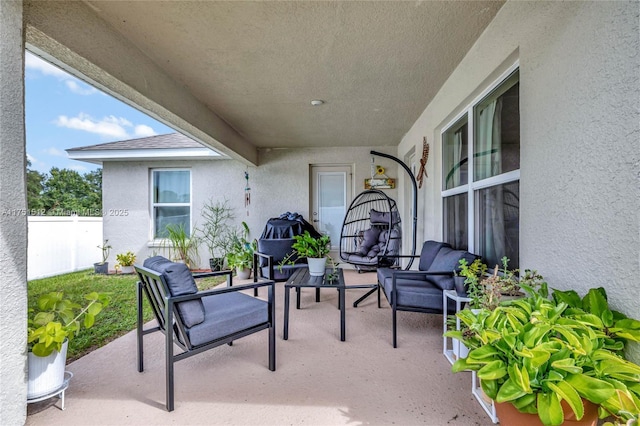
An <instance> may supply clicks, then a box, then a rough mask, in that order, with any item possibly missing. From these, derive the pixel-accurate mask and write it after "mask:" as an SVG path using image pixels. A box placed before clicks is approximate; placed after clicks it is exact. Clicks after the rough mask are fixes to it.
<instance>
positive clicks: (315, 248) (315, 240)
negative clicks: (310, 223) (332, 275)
mask: <svg viewBox="0 0 640 426" xmlns="http://www.w3.org/2000/svg"><path fill="white" fill-rule="evenodd" d="M293 238H294V239H295V240H296V241H295V243H293V244H292V245H291V248H292V249H294V250H295V252H294V254H295V255H297V256H298V257H306V258H307V264H308V266H309V275H311V276H322V275H324V272H325V268H326V264H327V257H328V256H329V252H330V251H331V239H330V237H329V236H328V235H321V236H319V237H313V236H312V235H311V234H310V233H309V231H304V234H302V235H295V236H294V237H293ZM286 260H290V259H286Z"/></svg>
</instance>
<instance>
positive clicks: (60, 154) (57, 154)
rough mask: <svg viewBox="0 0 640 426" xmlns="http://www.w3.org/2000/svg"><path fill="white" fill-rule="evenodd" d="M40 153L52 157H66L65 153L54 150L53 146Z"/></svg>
mask: <svg viewBox="0 0 640 426" xmlns="http://www.w3.org/2000/svg"><path fill="white" fill-rule="evenodd" d="M42 152H44V153H46V154H49V155H53V156H54V157H66V156H67V153H66V152H64V151H60V150H59V149H58V148H55V147H53V146H52V147H50V148H47V149H45V150H43V151H42Z"/></svg>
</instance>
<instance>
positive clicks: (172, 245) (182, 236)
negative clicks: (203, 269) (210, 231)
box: [164, 223, 199, 268]
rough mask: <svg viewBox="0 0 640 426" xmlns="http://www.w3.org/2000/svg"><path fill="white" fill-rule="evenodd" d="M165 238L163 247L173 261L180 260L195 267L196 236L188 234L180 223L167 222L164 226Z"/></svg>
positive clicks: (196, 255) (196, 260)
mask: <svg viewBox="0 0 640 426" xmlns="http://www.w3.org/2000/svg"><path fill="white" fill-rule="evenodd" d="M165 230H166V235H167V237H166V240H165V242H164V247H165V248H166V249H168V251H169V257H170V258H171V260H173V261H174V262H182V263H184V264H186V265H187V266H188V267H189V268H195V267H197V264H198V260H199V257H198V244H199V240H198V237H197V236H195V235H192V236H189V233H188V232H187V230H186V228H185V226H184V225H183V224H182V223H181V224H169V225H167V226H166V227H165Z"/></svg>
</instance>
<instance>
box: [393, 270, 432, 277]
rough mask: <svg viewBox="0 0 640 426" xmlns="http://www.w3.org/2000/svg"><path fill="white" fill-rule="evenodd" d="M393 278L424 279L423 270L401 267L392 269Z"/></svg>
mask: <svg viewBox="0 0 640 426" xmlns="http://www.w3.org/2000/svg"><path fill="white" fill-rule="evenodd" d="M391 274H392V276H393V277H394V278H408V279H412V278H415V279H424V275H425V272H424V271H415V270H410V271H405V270H401V269H394V270H393V272H392V273H391Z"/></svg>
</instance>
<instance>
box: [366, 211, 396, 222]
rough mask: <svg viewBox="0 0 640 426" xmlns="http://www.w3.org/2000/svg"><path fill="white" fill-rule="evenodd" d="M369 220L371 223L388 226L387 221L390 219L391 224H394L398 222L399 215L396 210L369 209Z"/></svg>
mask: <svg viewBox="0 0 640 426" xmlns="http://www.w3.org/2000/svg"><path fill="white" fill-rule="evenodd" d="M369 220H370V221H371V224H372V225H386V226H389V221H390V220H391V221H392V222H391V225H392V226H393V225H395V224H396V223H399V222H400V217H399V215H398V212H396V211H394V212H393V213H392V212H379V211H377V210H375V209H371V211H370V212H369Z"/></svg>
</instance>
